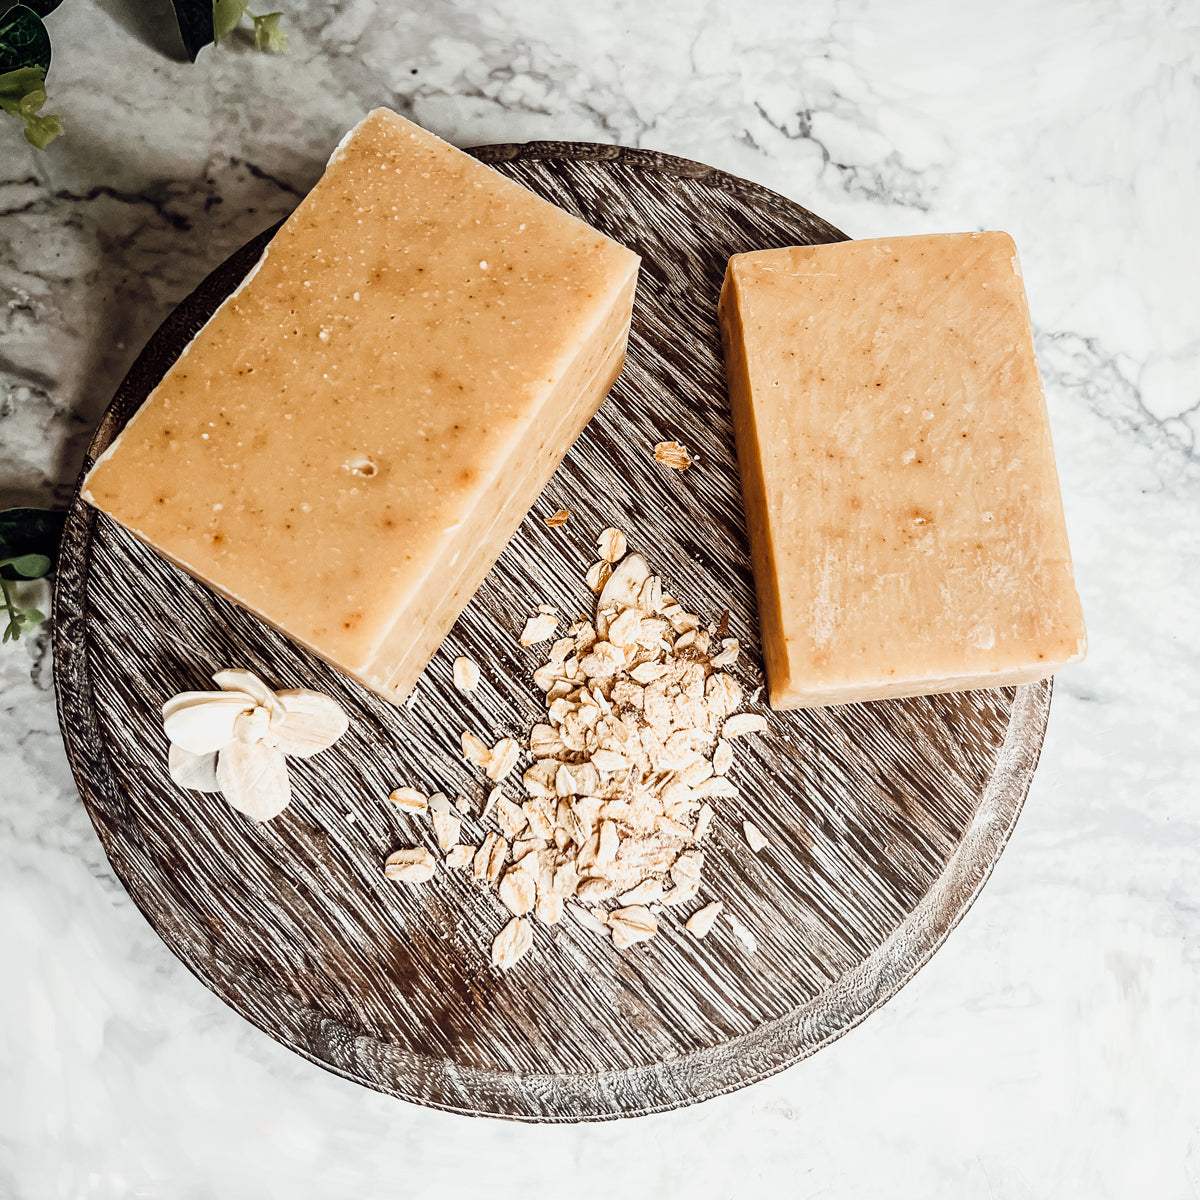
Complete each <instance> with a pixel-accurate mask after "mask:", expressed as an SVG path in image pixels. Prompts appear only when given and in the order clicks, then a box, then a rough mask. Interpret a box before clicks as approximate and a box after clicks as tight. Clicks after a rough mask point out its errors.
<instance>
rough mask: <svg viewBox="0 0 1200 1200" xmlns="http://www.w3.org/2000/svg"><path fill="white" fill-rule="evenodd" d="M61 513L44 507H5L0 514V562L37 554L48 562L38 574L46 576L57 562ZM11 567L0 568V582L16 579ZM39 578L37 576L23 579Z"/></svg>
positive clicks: (17, 574) (62, 518)
mask: <svg viewBox="0 0 1200 1200" xmlns="http://www.w3.org/2000/svg"><path fill="white" fill-rule="evenodd" d="M66 519H67V514H66V513H65V512H55V511H52V510H51V509H48V508H8V509H4V510H3V511H0V561H5V560H12V559H20V558H24V557H26V556H27V555H40V556H44V557H45V558H48V559H49V560H50V566H48V567H47V568H46V570H45V571H43V572H42V574H43V575H44V574H48V573H49V572H50V571H51V570H53V569H54V563H55V562H57V561H58V546H59V543H60V542H61V541H62V531H63V524H64V523H65V521H66ZM20 578H22V576H21V574H20V573H19V572H18V571H15V570H13V569H12V567H11V566H8V567H0V579H20ZM26 578H39V576H26Z"/></svg>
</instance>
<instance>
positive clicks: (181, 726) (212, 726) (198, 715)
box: [163, 692, 254, 754]
mask: <svg viewBox="0 0 1200 1200" xmlns="http://www.w3.org/2000/svg"><path fill="white" fill-rule="evenodd" d="M253 707H254V701H253V700H251V699H250V698H249V697H248V696H244V695H241V694H239V693H236V692H235V693H232V694H229V695H224V694H218V696H217V697H215V698H213V699H206V700H203V701H197V702H196V703H194V704H186V705H184V706H182V707H180V708H173V709H172V710H171V711H170V713H169V715H168V716H166V717H164V718H163V729H165V730H166V732H167V737H169V738H170V739H171V741H173V742H174V743H175V745H177V746H182V747H183V749H184V750H190V751H191V752H192V753H193V754H211V753H212V752H213V751H214V750H220V749H221V747H222V746H224V745H226V744H227V743H228V742H231V741H232V740H233V727H234V723H235V722H236V721H237V719H238V717H239V716H240V715H241V714H242V713H244V712H247V711H249V710H250V709H252V708H253Z"/></svg>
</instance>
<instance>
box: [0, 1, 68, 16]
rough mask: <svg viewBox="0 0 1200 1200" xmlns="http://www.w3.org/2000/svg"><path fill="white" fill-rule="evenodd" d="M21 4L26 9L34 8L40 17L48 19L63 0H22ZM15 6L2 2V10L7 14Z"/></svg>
mask: <svg viewBox="0 0 1200 1200" xmlns="http://www.w3.org/2000/svg"><path fill="white" fill-rule="evenodd" d="M21 3H22V4H24V5H25V7H26V8H32V9H33V11H34V12H35V13H37V15H38V16H39V17H48V16H49V15H50V14H51V13H52V12H53V11H54V10H55V9H56V8H57V7H58V6H59V5H60V4H61V3H62V0H21ZM12 7H13V6H12V5H11V4H4V3H2V2H0V9H3V10H4V11H5V12H7V11H8V10H9V9H10V8H12Z"/></svg>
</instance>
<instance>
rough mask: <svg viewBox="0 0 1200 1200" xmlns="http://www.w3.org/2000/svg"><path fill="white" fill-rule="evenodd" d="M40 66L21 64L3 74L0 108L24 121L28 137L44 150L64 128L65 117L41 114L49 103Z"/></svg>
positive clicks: (0, 79) (26, 136)
mask: <svg viewBox="0 0 1200 1200" xmlns="http://www.w3.org/2000/svg"><path fill="white" fill-rule="evenodd" d="M44 77H45V72H44V71H43V70H42V68H41V67H21V68H20V70H17V71H8V72H6V73H5V74H4V75H0V109H3V110H4V112H6V113H8V114H9V116H13V117H17V118H18V119H20V120H22V121H24V122H25V140H26V141H28V142H29V143H31V144H32V145H34V146H36V147H37V148H38V149H39V150H45V149H46V147H47V146H48V145H50V143H51V142H52V141H54V139H55V138H56V137H58V136H59V135H60V134H61V133H62V131H63V125H62V119H61V118H60V117H56V116H52V115H49V114H47V115H46V116H42V115H41V108H42V105H43V104H45V103H46V89H45V88H44V87H43V85H42V80H43V78H44Z"/></svg>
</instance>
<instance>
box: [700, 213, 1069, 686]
mask: <svg viewBox="0 0 1200 1200" xmlns="http://www.w3.org/2000/svg"><path fill="white" fill-rule="evenodd" d="M720 316H721V328H722V334H723V338H724V343H725V358H726V368H727V373H728V379H729V392H730V399H731V403H732V408H733V422H734V431H735V435H736V438H737V452H738V460H739V463H740V467H741V473H742V484H743V493H744V497H745V505H746V518H747V524H748V526H749V533H750V544H751V551H752V558H753V563H754V576H755V583H756V586H757V591H758V604H759V611H760V614H761V617H762V636H763V648H764V653H765V657H766V667H767V677H768V683H769V691H770V700H771V704H772V705H773V706H774V707H775V708H801V707H807V706H811V705H820V704H843V703H849V702H851V701H856V700H877V699H882V698H885V697H889V696H906V695H920V694H926V693H931V692H943V691H952V690H959V689H964V688H976V687H997V686H1001V685H1004V684H1012V683H1021V682H1027V681H1030V680H1034V679H1041V678H1044V677H1045V676H1047V675H1050V674H1053V672H1054V671H1055V670H1057V668H1059V667H1061V666H1063V665H1064V664H1065V663H1069V662H1072V661H1075V660H1076V659H1079V658H1082V657H1083V654H1084V647H1085V635H1084V626H1083V615H1082V611H1081V609H1080V605H1079V597H1078V595H1077V593H1076V590H1075V583H1074V575H1073V572H1072V568H1071V556H1070V552H1069V550H1068V547H1067V535H1066V528H1065V524H1064V521H1063V510H1062V501H1061V498H1060V496H1059V488H1058V476H1057V473H1056V470H1055V464H1054V450H1053V447H1052V446H1051V442H1050V427H1049V423H1048V420H1047V416H1046V404H1045V399H1044V396H1043V393H1042V385H1041V380H1040V378H1039V375H1038V369H1037V362H1036V360H1035V358H1034V350H1033V337H1032V334H1031V332H1030V324H1029V313H1028V309H1027V306H1026V300H1025V290H1024V286H1023V284H1022V281H1021V273H1020V267H1019V265H1018V262H1017V255H1016V249H1015V247H1014V246H1013V244H1012V240H1011V239H1010V238H1009V237H1008V236H1007V235H1006V234H1003V233H966V234H940V235H934V236H922V237H905V238H891V239H885V240H876V241H861V242H838V243H835V244H832V245H821V246H802V247H796V248H793V249H784V250H764V251H759V252H754V253H750V254H740V255H736V256H735V257H734V258H732V259H731V260H730V263H729V268H728V272H727V274H726V277H725V285H724V288H723V290H722V294H721V303H720Z"/></svg>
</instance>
